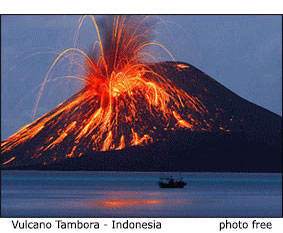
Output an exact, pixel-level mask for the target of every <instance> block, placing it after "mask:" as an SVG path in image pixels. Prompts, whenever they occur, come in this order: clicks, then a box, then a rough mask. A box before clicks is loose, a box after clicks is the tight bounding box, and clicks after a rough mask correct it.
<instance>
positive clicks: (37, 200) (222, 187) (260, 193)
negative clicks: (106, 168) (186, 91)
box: [2, 171, 282, 217]
mask: <svg viewBox="0 0 283 233" xmlns="http://www.w3.org/2000/svg"><path fill="white" fill-rule="evenodd" d="M167 175H168V176H169V175H173V176H176V177H178V176H179V174H178V173H153V172H150V173H144V172H46V171H40V172H39V171H2V215H3V216H26V217H27V216H55V217H63V216H74V217H79V216H82V217H83V216H85V217H95V216H101V217H102V216H103V217H110V216H111V217H135V216H137V217H143V216H144V217H151V216H153V217H180V216H183V217H190V216H193V217H204V216H220V217H228V216H234V217H244V216H251V217H260V216H264V217H273V216H277V217H278V216H281V213H282V209H281V206H282V194H281V187H282V179H281V174H259V173H257V174H240V173H183V174H182V176H183V178H184V179H185V180H186V181H187V182H188V186H186V188H184V189H160V188H159V187H158V185H157V181H158V179H159V177H160V176H167Z"/></svg>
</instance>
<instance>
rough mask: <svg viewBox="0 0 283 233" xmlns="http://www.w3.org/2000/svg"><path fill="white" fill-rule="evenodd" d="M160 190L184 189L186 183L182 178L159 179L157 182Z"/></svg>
mask: <svg viewBox="0 0 283 233" xmlns="http://www.w3.org/2000/svg"><path fill="white" fill-rule="evenodd" d="M158 185H159V187H160V188H184V187H185V186H186V185H187V183H186V182H185V181H183V179H182V178H180V179H179V180H175V179H174V178H173V177H172V176H171V177H170V178H160V180H159V181H158Z"/></svg>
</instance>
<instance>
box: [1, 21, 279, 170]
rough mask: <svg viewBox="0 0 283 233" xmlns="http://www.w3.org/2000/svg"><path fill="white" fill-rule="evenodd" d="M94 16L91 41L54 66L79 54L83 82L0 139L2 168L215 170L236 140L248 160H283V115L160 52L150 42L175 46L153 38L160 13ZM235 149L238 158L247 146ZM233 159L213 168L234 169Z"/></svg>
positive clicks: (262, 165)
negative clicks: (161, 57) (159, 58)
mask: <svg viewBox="0 0 283 233" xmlns="http://www.w3.org/2000/svg"><path fill="white" fill-rule="evenodd" d="M85 18H86V16H85V17H82V18H81V21H80V26H81V25H82V23H83V21H84V19H85ZM89 18H90V19H91V20H92V23H93V25H94V26H95V28H96V31H97V34H98V41H96V42H95V43H94V45H93V48H92V50H91V51H90V52H88V53H85V52H83V51H81V50H79V49H77V48H71V49H67V50H65V51H64V52H62V53H61V54H60V55H59V56H58V57H57V59H56V60H55V61H54V63H53V64H52V66H51V69H52V68H53V67H54V66H55V64H56V63H57V62H58V61H59V60H60V59H69V58H70V57H72V58H73V57H76V56H83V57H84V58H85V63H84V65H85V75H84V77H80V79H81V80H82V81H83V83H84V87H83V88H82V90H81V91H79V92H78V93H77V94H75V95H74V96H72V97H71V98H70V99H68V100H66V101H65V102H63V103H61V104H60V105H58V106H57V107H56V108H55V109H54V110H52V111H51V112H49V113H47V114H45V115H44V116H42V117H40V118H39V119H37V120H35V121H34V122H32V123H31V124H28V125H26V126H24V127H23V128H22V129H20V130H19V131H18V132H17V133H16V134H14V135H12V136H11V137H10V138H9V139H8V140H6V141H4V142H2V143H1V152H2V167H3V168H7V169H15V168H17V169H59V170H165V171H166V170H198V169H200V170H215V169H216V168H215V164H217V163H220V162H225V161H226V160H227V159H228V158H229V157H230V160H231V161H232V163H233V160H234V159H235V158H233V156H234V154H233V153H235V152H233V153H232V154H229V153H230V151H227V154H226V155H224V154H225V153H224V152H223V151H221V150H222V149H223V148H226V149H227V146H228V147H229V146H231V149H232V148H233V146H235V145H237V144H238V146H239V148H241V146H246V147H248V148H249V149H248V153H251V151H252V150H254V153H256V154H255V155H253V154H250V155H247V154H246V155H245V156H251V157H250V158H247V161H248V162H247V163H248V164H250V162H251V161H252V160H253V158H257V160H258V161H257V162H256V163H257V164H259V165H256V166H255V167H253V168H251V169H250V170H253V169H255V170H260V171H261V170H264V168H266V170H272V171H273V170H274V171H277V170H278V169H280V166H282V165H280V164H279V165H278V162H280V161H281V157H280V154H281V139H282V138H281V136H280V135H281V132H282V125H281V118H280V117H279V116H277V115H276V114H273V113H271V112H269V111H267V110H265V109H263V108H261V107H258V106H256V105H254V104H252V103H249V102H248V101H245V100H244V99H242V98H241V97H239V96H237V95H236V94H234V93H232V92H231V91H229V90H228V89H226V88H225V87H223V86H222V85H220V84H219V83H217V82H216V81H214V80H213V79H212V78H210V77H209V76H207V75H206V74H204V73H203V72H201V71H199V70H197V69H196V68H194V67H193V66H192V65H189V64H186V63H183V62H160V63H156V62H154V57H153V55H152V54H151V53H150V52H149V51H150V47H151V46H157V47H160V48H161V49H162V50H164V51H165V52H167V53H168V54H169V55H170V56H171V54H170V52H169V51H168V50H167V49H166V48H165V47H164V46H162V45H161V44H159V43H157V42H153V41H152V35H153V30H154V26H155V24H156V22H155V21H153V20H152V19H151V18H150V17H148V16H146V17H133V16H114V17H113V20H112V21H111V22H109V21H105V22H104V23H102V24H101V25H99V24H97V22H96V20H95V18H94V17H93V16H90V17H89ZM51 69H50V71H51ZM50 71H49V72H48V74H47V75H46V77H45V79H44V82H43V84H42V86H41V90H40V93H39V96H38V99H37V102H36V106H35V111H36V108H37V106H38V104H39V100H40V96H41V94H42V92H43V89H44V86H45V84H46V83H47V81H48V75H49V73H50ZM246 139H247V140H246ZM241 140H243V141H241ZM246 142H247V143H246ZM233 143H234V144H233ZM211 144H213V145H211ZM212 147H214V148H215V150H212ZM172 148H174V149H172ZM176 148H178V149H177V150H176ZM217 150H218V151H217ZM232 150H233V149H232ZM243 150H244V149H243ZM259 152H261V153H271V154H272V155H271V157H270V159H271V162H266V161H263V160H262V159H263V158H262V156H263V154H258V153H259ZM215 153H217V155H215ZM237 153H240V154H239V155H238V159H239V161H238V162H237V163H236V164H238V165H239V166H240V164H242V163H243V162H244V161H242V160H243V158H242V157H243V154H241V153H242V152H241V150H239V151H238V152H237ZM197 154H198V155H197ZM219 156H220V157H219ZM266 156H268V155H267V154H266ZM213 159H214V163H213V162H211V161H212V160H213ZM261 160H262V161H261ZM227 161H228V160H227ZM227 161H226V162H225V165H224V167H223V169H221V167H222V166H221V165H219V167H218V168H217V169H218V170H220V171H221V170H229V169H230V170H231V169H232V170H233V168H232V167H231V168H229V167H227V164H226V163H228V162H227ZM168 164H169V165H168ZM201 164H203V165H201ZM274 164H277V165H276V166H275V167H273V165H274ZM281 164H282V163H281ZM234 165H235V162H234ZM238 165H237V166H238ZM210 166H211V169H209V167H210ZM235 166H236V165H235ZM278 166H279V167H278ZM194 168H195V169H194ZM237 169H238V170H241V169H240V168H239V167H238V168H235V169H234V170H237ZM242 170H247V169H245V168H244V169H242Z"/></svg>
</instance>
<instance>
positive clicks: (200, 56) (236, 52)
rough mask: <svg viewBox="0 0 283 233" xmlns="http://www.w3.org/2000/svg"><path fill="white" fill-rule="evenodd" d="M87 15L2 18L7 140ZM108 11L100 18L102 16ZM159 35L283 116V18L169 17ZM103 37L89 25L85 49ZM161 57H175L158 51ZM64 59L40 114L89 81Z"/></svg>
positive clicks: (26, 117) (82, 37) (28, 115)
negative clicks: (76, 75)
mask: <svg viewBox="0 0 283 233" xmlns="http://www.w3.org/2000/svg"><path fill="white" fill-rule="evenodd" d="M79 17H80V16H79V15H32V16H31V15H18V16H17V15H16V16H13V15H5V16H2V17H1V37H2V38H1V58H2V59H1V97H2V98H1V126H2V127H1V140H5V139H7V138H8V137H9V136H10V135H12V134H13V133H15V132H16V131H17V130H19V129H20V128H21V127H23V126H24V125H26V124H28V123H30V122H31V121H32V115H33V108H34V105H35V101H36V97H37V94H38V91H39V87H40V84H41V83H42V82H43V79H44V77H45V75H46V73H47V72H48V70H49V68H50V66H51V64H52V62H53V61H54V59H55V58H56V57H57V55H58V54H59V53H60V52H62V51H64V50H65V49H68V48H70V47H73V46H74V44H73V43H74V35H75V33H76V31H77V29H78V20H79ZM100 17H101V16H97V18H100ZM158 17H159V18H161V22H162V23H161V24H159V25H158V26H157V27H156V37H155V40H156V41H158V42H160V43H161V44H163V45H164V46H165V47H166V48H167V49H168V50H169V51H170V52H171V53H172V54H173V56H174V58H175V60H177V61H182V62H187V63H190V64H192V65H194V66H195V67H197V68H198V69H200V70H202V71H203V72H205V73H206V74H208V75H210V76H211V77H213V78H214V79H215V80H216V81H218V82H220V83H221V84H223V85H224V86H226V87H227V88H229V89H230V90H232V91H233V92H235V93H236V94H238V95H240V96H241V97H243V98H245V99H247V100H249V101H251V102H253V103H255V104H257V105H259V106H262V107H264V108H266V109H268V110H270V111H272V112H275V113H277V114H279V115H281V116H282V22H281V16H274V15H273V16H267V15H264V16H262V15H261V16H256V15H255V16H251V15H249V16H224V15H222V16H217V15H210V16H203V15H161V16H158ZM95 40H97V35H96V32H95V30H94V27H93V25H92V23H91V21H90V20H86V21H85V23H84V24H83V26H82V28H81V31H80V33H79V37H78V43H77V47H78V48H80V49H82V50H83V51H86V52H87V51H88V50H89V49H90V48H91V46H92V43H93V42H94V41H95ZM154 51H156V52H157V53H158V54H159V56H160V60H171V58H170V57H169V56H168V55H167V54H165V53H163V52H162V51H157V49H155V50H154ZM76 69H77V68H76V67H73V68H70V65H69V63H66V62H65V63H61V64H58V66H56V67H55V69H54V70H53V71H52V73H51V74H50V76H51V78H52V80H53V81H52V82H50V83H48V85H47V86H46V88H45V89H44V92H43V95H42V97H41V99H40V102H39V107H38V111H37V114H36V118H37V117H40V116H42V115H43V114H44V113H47V112H49V111H50V110H52V109H53V108H54V107H56V106H57V105H58V104H59V103H61V102H62V101H64V100H66V99H67V98H68V97H70V96H72V95H73V94H75V93H76V92H77V91H78V90H80V88H81V87H82V84H81V83H80V82H78V81H76V80H73V81H66V79H62V78H60V77H61V76H63V75H71V74H73V73H74V72H79V71H78V70H76Z"/></svg>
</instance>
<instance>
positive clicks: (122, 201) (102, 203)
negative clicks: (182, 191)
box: [87, 199, 165, 208]
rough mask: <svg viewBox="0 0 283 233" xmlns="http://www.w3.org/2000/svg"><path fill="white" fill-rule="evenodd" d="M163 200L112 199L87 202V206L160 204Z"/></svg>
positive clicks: (115, 206) (106, 206) (118, 206)
mask: <svg viewBox="0 0 283 233" xmlns="http://www.w3.org/2000/svg"><path fill="white" fill-rule="evenodd" d="M164 203H165V201H164V200H139V199H120V200H119V199H113V200H105V201H96V202H88V203H87V205H88V206H89V207H95V206H102V207H104V208H121V207H131V206H138V205H149V206H150V205H161V204H164Z"/></svg>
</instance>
